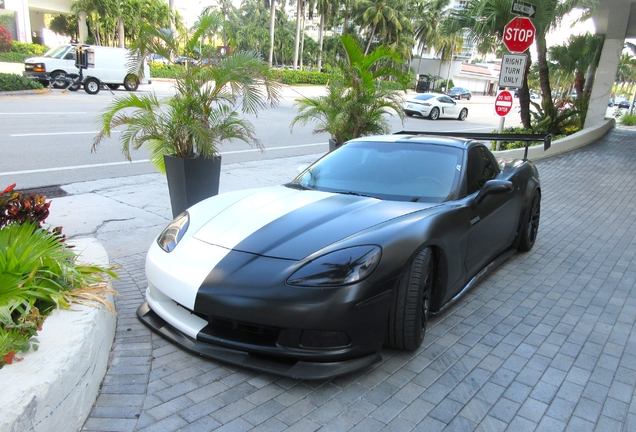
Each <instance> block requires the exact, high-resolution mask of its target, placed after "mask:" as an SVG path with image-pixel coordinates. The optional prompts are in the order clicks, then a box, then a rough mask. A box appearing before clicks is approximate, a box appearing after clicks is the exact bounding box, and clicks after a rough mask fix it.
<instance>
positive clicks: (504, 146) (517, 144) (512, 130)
mask: <svg viewBox="0 0 636 432" xmlns="http://www.w3.org/2000/svg"><path fill="white" fill-rule="evenodd" d="M498 132H499V131H498V130H494V131H492V133H498ZM541 132H542V131H536V130H532V129H524V128H523V126H511V127H507V128H504V129H503V131H502V132H501V133H504V134H517V135H520V134H535V133H541ZM564 136H566V135H557V136H553V137H552V140H553V141H554V140H556V139H559V138H563V137H564ZM491 143H492V145H491V146H490V150H493V151H494V150H495V149H496V148H497V141H491ZM533 145H539V143H538V142H536V143H535V142H531V143H530V146H533ZM525 146H526V142H525V141H501V144H500V145H499V150H512V149H516V148H524V147H525Z"/></svg>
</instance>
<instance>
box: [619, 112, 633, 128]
mask: <svg viewBox="0 0 636 432" xmlns="http://www.w3.org/2000/svg"><path fill="white" fill-rule="evenodd" d="M620 122H621V124H622V125H625V126H634V125H636V114H624V115H623V116H621V118H620Z"/></svg>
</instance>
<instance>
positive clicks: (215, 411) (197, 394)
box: [48, 129, 636, 432]
mask: <svg viewBox="0 0 636 432" xmlns="http://www.w3.org/2000/svg"><path fill="white" fill-rule="evenodd" d="M325 151H326V144H325ZM316 157H318V155H313V156H302V157H294V158H284V159H275V160H270V161H266V162H263V161H259V162H250V163H243V164H232V165H226V166H224V168H223V174H222V179H221V189H222V191H223V192H225V191H230V190H235V189H241V188H247V187H256V186H267V185H272V184H280V183H284V182H286V181H288V180H290V179H291V178H293V177H294V176H295V174H296V172H297V167H298V166H299V165H306V164H307V163H309V162H311V161H313V160H314V159H315V158H316ZM537 165H538V167H539V171H540V173H541V178H542V182H543V200H542V210H543V211H542V220H541V227H540V232H539V237H538V240H537V243H536V245H535V247H534V249H533V250H532V251H531V252H529V253H525V254H516V255H514V256H513V257H512V258H511V259H510V260H509V261H508V262H507V263H506V264H505V265H504V266H503V267H501V268H500V269H499V270H497V271H496V272H495V273H493V274H492V275H491V276H490V277H489V278H488V279H486V280H485V281H484V282H482V283H481V284H480V285H479V286H477V287H476V288H475V289H473V290H472V291H471V292H469V293H468V295H466V296H465V297H464V298H463V299H462V300H460V301H459V302H458V303H457V304H455V305H454V306H453V307H451V308H450V309H449V310H448V311H446V312H445V313H443V314H441V315H439V316H436V317H434V318H433V320H432V323H431V325H430V329H429V331H428V332H427V335H426V338H425V341H424V346H423V347H422V348H421V349H419V350H417V351H416V352H413V353H409V352H401V351H397V350H388V349H385V350H383V351H382V356H383V359H384V360H383V362H382V363H380V364H379V365H377V366H376V367H373V368H371V369H369V370H365V371H360V372H357V373H354V374H351V375H347V376H343V377H339V378H336V379H332V380H327V381H318V382H315V381H298V380H293V379H289V378H281V377H278V376H275V375H269V374H263V373H258V372H254V371H251V370H247V369H241V368H239V367H235V366H229V365H226V364H223V363H219V362H214V361H210V360H205V359H202V358H200V357H197V356H194V355H191V354H188V353H186V352H184V351H183V350H181V349H179V348H177V347H175V346H173V345H171V344H170V343H168V342H166V341H165V340H163V339H162V338H161V337H158V336H157V335H155V334H153V333H151V332H150V331H149V330H148V329H146V328H145V327H144V326H143V325H141V324H140V323H139V322H138V321H137V319H136V316H135V310H136V308H137V306H138V305H139V304H140V303H141V302H142V301H143V293H144V291H145V285H146V281H145V276H144V258H145V251H146V249H147V247H148V245H149V244H150V242H152V241H153V238H154V237H155V236H156V235H157V234H158V233H159V232H160V231H161V230H162V229H163V228H164V226H165V225H166V224H167V222H168V221H169V220H170V219H171V212H170V207H169V202H168V193H167V187H166V183H165V179H164V177H163V176H161V175H159V174H152V175H145V176H137V177H128V178H119V179H110V180H101V181H94V182H86V183H76V184H71V185H67V186H64V187H63V188H64V189H65V190H66V191H67V192H68V193H70V194H71V195H70V196H67V197H61V198H55V199H53V204H52V206H51V217H50V218H49V219H48V222H50V223H51V224H53V225H62V226H64V230H65V232H66V233H67V234H68V235H71V236H95V237H97V238H98V239H99V240H100V241H101V242H102V243H103V244H104V246H105V248H106V249H107V251H108V253H109V254H110V256H111V258H112V260H113V261H115V262H116V263H117V264H119V265H120V266H121V270H120V272H119V274H120V277H121V280H120V281H117V282H116V283H115V287H116V289H118V290H119V292H120V293H121V294H122V296H120V297H119V298H117V300H116V302H117V309H118V324H117V333H116V338H115V343H114V346H113V350H112V358H111V363H110V367H109V371H108V373H107V375H106V378H105V380H104V383H103V385H102V388H101V394H100V396H99V397H98V399H97V402H96V405H95V407H94V408H93V411H92V412H91V415H90V417H89V419H88V420H87V422H86V423H85V426H84V430H86V431H134V430H147V431H176V430H183V431H208V430H223V431H244V430H259V431H266V430H267V431H283V430H289V431H315V430H325V431H327V430H334V431H364V432H368V431H380V430H383V431H400V432H401V431H410V430H415V431H439V430H448V431H473V430H481V431H489V432H490V431H503V430H510V431H514V432H520V431H526V430H540V431H549V430H572V431H577V432H578V431H587V430H589V431H592V430H598V431H630V430H636V398H635V397H634V390H635V389H636V330H635V328H634V323H635V321H636V291H635V290H634V286H635V284H636V270H635V269H636V208H635V207H636V188H634V184H635V183H636V175H635V173H634V166H636V132H634V131H627V130H620V129H615V130H613V131H611V132H610V133H609V134H608V135H606V136H605V137H604V138H602V139H601V140H599V141H598V142H597V143H595V144H592V145H589V146H587V147H586V148H584V149H581V150H578V151H574V152H570V153H567V154H564V155H561V156H556V157H553V158H549V159H545V160H542V161H539V162H538V163H537Z"/></svg>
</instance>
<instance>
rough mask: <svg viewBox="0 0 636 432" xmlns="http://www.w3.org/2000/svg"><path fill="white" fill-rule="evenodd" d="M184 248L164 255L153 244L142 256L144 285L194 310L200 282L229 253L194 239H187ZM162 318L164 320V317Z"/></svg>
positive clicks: (155, 243) (161, 250)
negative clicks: (144, 265)
mask: <svg viewBox="0 0 636 432" xmlns="http://www.w3.org/2000/svg"><path fill="white" fill-rule="evenodd" d="M179 246H184V245H179ZM185 246H187V247H177V248H175V249H174V250H173V251H172V252H170V253H167V252H164V251H163V249H161V248H160V247H159V245H158V244H157V242H153V243H152V246H150V250H149V251H148V255H147V256H146V277H147V279H148V283H149V284H152V285H153V286H154V287H155V288H157V289H158V290H159V291H161V292H162V293H163V294H165V295H166V296H168V297H170V298H171V299H173V300H174V301H176V302H177V303H179V304H181V305H183V306H185V307H187V308H188V309H191V310H194V301H195V299H196V296H197V291H198V290H199V287H200V286H201V283H203V281H204V280H205V278H206V276H207V275H208V273H210V270H212V269H213V268H214V266H216V265H217V264H218V263H219V262H220V261H221V260H222V259H223V258H224V257H225V256H226V255H227V254H228V252H229V250H227V249H224V248H220V247H218V246H212V245H210V244H207V243H204V242H202V241H199V240H197V239H190V240H188V241H187V245H185ZM162 318H163V319H165V320H166V321H167V318H166V317H164V316H162Z"/></svg>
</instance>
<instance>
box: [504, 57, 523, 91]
mask: <svg viewBox="0 0 636 432" xmlns="http://www.w3.org/2000/svg"><path fill="white" fill-rule="evenodd" d="M527 59H528V57H527V56H526V55H525V54H504V55H503V57H502V59H501V70H500V71H499V87H510V88H521V87H522V86H523V77H524V76H525V74H526V60H527Z"/></svg>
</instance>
